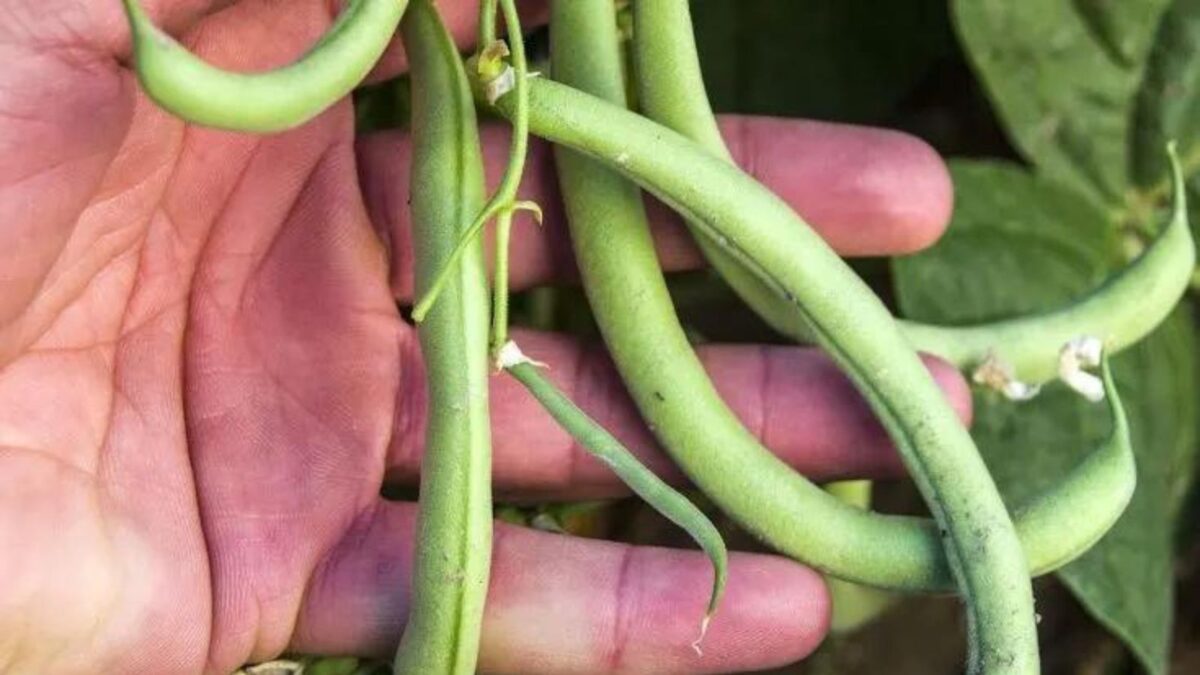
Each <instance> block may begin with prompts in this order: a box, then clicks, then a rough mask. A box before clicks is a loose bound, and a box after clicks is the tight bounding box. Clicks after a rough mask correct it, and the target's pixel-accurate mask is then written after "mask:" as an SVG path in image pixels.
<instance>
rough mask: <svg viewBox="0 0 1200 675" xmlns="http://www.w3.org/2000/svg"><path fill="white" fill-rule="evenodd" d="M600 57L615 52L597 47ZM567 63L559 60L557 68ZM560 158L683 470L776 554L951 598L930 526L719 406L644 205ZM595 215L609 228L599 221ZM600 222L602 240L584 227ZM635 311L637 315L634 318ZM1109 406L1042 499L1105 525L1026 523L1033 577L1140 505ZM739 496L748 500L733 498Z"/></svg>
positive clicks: (603, 300) (596, 305)
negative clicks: (790, 453)
mask: <svg viewBox="0 0 1200 675" xmlns="http://www.w3.org/2000/svg"><path fill="white" fill-rule="evenodd" d="M556 11H563V10H556ZM576 11H578V10H576ZM589 30H595V28H594V27H591V26H589ZM553 35H554V33H552V35H551V43H552V49H553V45H554V37H553ZM602 44H606V43H605V42H598V44H597V45H593V47H597V46H599V45H602ZM590 53H591V54H592V58H591V59H589V62H588V63H589V64H596V63H602V62H607V60H606V59H604V58H603V56H602V55H600V54H598V53H597V52H595V51H592V52H590ZM569 63H570V61H569V60H568V59H566V58H562V59H559V60H558V64H559V65H558V66H557V68H559V69H560V70H561V69H562V68H563V67H564V66H565V65H567V64H569ZM585 65H588V64H585ZM589 67H591V66H589ZM548 120H550V116H540V115H539V116H535V117H534V118H533V121H534V123H535V125H536V126H535V131H538V130H539V129H540V127H541V126H542V125H543V124H546V125H548V124H549V123H550V122H549V121H548ZM560 153H561V154H560V157H559V162H558V164H559V167H560V180H561V182H562V183H563V186H562V187H563V190H564V197H565V203H566V206H567V215H568V221H569V222H570V223H571V227H572V235H573V238H574V240H575V248H576V252H577V258H578V260H579V263H580V270H581V273H582V275H583V280H584V286H585V289H586V290H587V291H588V294H589V300H590V301H591V303H592V308H593V311H594V312H595V314H596V317H597V320H598V322H599V324H600V328H601V330H602V332H603V333H604V337H605V341H606V343H607V344H608V346H609V350H610V352H611V353H612V355H613V358H614V360H615V362H616V365H617V367H618V369H619V370H620V371H621V373H622V375H623V377H625V379H626V382H627V383H628V384H629V387H630V391H631V393H632V395H633V397H634V399H635V401H636V402H637V403H638V406H639V408H640V409H641V411H642V414H643V415H645V416H646V417H647V419H649V420H650V422H651V424H652V426H653V427H654V428H655V429H656V433H657V434H658V436H659V438H660V440H662V441H663V443H664V445H665V446H666V447H667V449H668V450H669V451H670V452H671V453H672V455H673V456H674V457H675V459H676V461H677V462H679V464H680V465H681V466H682V467H683V468H684V470H685V471H687V472H688V473H689V475H691V476H692V478H693V480H695V481H696V482H697V484H699V485H701V487H705V486H706V484H708V483H710V481H711V482H712V483H713V484H714V485H715V486H716V487H718V488H720V487H721V486H723V485H725V483H724V481H723V480H721V478H722V476H725V477H727V479H728V480H729V481H730V482H731V484H732V485H730V486H728V487H725V489H718V490H716V491H710V495H712V496H714V497H716V498H717V500H718V503H720V504H721V505H722V506H723V507H724V508H725V509H726V510H727V511H728V512H730V513H731V514H732V515H734V517H736V518H738V519H739V520H740V521H741V522H742V524H743V525H744V526H746V527H747V528H748V529H750V530H751V531H753V532H756V533H757V534H758V535H759V536H760V537H762V538H763V539H765V540H766V541H768V542H769V543H770V544H772V545H773V546H775V547H776V548H777V549H779V550H782V551H784V552H786V553H788V554H790V555H792V556H794V557H797V558H799V559H801V560H804V561H806V562H808V563H810V564H813V565H814V566H816V567H819V568H820V569H822V570H823V571H826V572H828V573H830V574H833V575H835V576H838V577H841V578H846V579H850V580H854V581H858V582H861V583H865V584H869V585H873V586H880V587H884V588H893V589H896V590H907V591H918V590H947V589H949V588H950V587H951V584H952V581H951V580H950V578H949V570H948V568H947V566H946V563H945V560H944V559H943V556H942V555H941V553H940V552H939V550H938V547H939V542H938V535H937V530H936V528H935V527H934V526H933V525H932V523H930V522H929V521H927V520H922V519H914V518H907V517H902V516H885V515H878V514H873V513H871V512H868V511H862V510H859V509H852V508H850V507H848V506H846V505H844V504H841V503H840V502H838V501H837V500H835V499H833V498H831V497H829V495H827V494H826V493H824V492H823V491H821V490H820V489H819V488H817V487H816V486H814V485H812V484H811V483H809V482H808V481H806V480H804V478H803V477H801V476H798V475H796V474H795V473H794V472H792V471H791V470H790V469H789V468H788V467H787V466H786V465H784V464H783V463H782V462H781V461H779V460H778V459H777V458H776V457H775V456H774V455H773V454H772V453H771V452H770V451H769V450H767V449H766V448H763V447H762V446H761V445H760V444H758V442H757V441H756V440H755V439H754V437H753V436H752V435H751V434H750V432H748V431H746V429H745V428H744V427H743V426H742V425H741V424H740V422H738V420H737V418H736V417H735V416H734V415H733V413H732V412H731V411H730V410H729V409H728V407H727V406H725V405H724V403H723V401H721V399H720V397H719V396H718V395H717V393H716V390H715V389H714V388H713V386H712V383H711V382H710V381H709V379H708V377H707V374H706V373H705V372H704V370H703V367H702V365H701V364H700V362H699V360H698V359H697V358H696V356H695V354H694V352H693V351H692V349H691V345H690V344H689V343H688V340H687V337H686V335H685V334H684V332H683V329H682V328H681V327H680V325H679V321H678V318H677V317H676V316H675V313H674V309H673V308H672V307H671V305H670V297H669V295H668V293H667V290H666V284H665V282H664V280H663V277H662V273H661V271H660V270H659V268H658V265H657V258H656V257H655V254H654V249H653V242H652V240H651V239H650V237H649V234H648V230H647V228H646V226H645V225H644V224H643V223H644V217H643V215H642V212H641V205H640V201H639V200H638V199H636V192H632V191H631V189H630V188H629V187H628V186H627V185H625V184H623V183H621V182H619V181H614V180H612V179H605V178H602V177H601V176H600V175H593V174H586V175H582V176H581V177H580V185H579V186H578V187H576V186H572V185H571V184H570V183H571V181H572V180H573V179H572V176H571V174H570V173H569V171H568V172H566V173H564V172H562V169H563V167H569V166H570V165H571V159H570V157H571V155H569V154H567V153H565V152H561V151H560ZM609 156H610V157H613V159H611V160H610V163H616V164H617V165H618V166H619V165H620V164H622V163H628V162H630V161H631V159H632V155H631V154H630V153H628V152H624V151H617V152H612V153H610V154H609ZM601 185H604V186H605V187H604V189H605V191H606V192H605V198H604V199H596V200H595V201H594V202H592V203H588V202H583V201H581V200H576V199H575V198H574V197H573V195H575V194H576V193H577V192H578V193H584V190H585V187H586V189H587V190H590V191H598V190H599V189H600V187H599V186H601ZM584 194H586V193H584ZM577 205H578V206H579V207H580V208H576V206H577ZM584 207H586V208H584ZM593 213H596V214H598V215H595V217H594V218H593V217H592V214H593ZM588 222H596V223H602V226H601V225H596V226H594V227H583V226H581V223H588ZM626 298H638V299H639V302H637V303H634V304H630V303H627V302H625V299H626ZM630 326H634V327H638V328H639V329H637V330H635V329H634V328H630ZM667 364H669V367H668V365H667ZM651 376H658V377H657V379H654V378H652V377H651ZM1108 394H1109V401H1110V405H1112V406H1114V408H1113V415H1114V426H1113V431H1112V434H1111V436H1110V438H1109V439H1108V440H1107V442H1106V443H1104V444H1103V445H1102V446H1101V447H1100V448H1099V449H1098V450H1096V451H1095V452H1094V454H1093V457H1097V458H1099V457H1103V458H1106V459H1105V460H1104V461H1100V460H1099V459H1095V460H1088V461H1086V462H1084V463H1081V464H1080V466H1079V467H1077V468H1076V469H1075V470H1074V471H1073V472H1072V473H1071V474H1070V475H1069V476H1068V478H1067V479H1066V480H1065V481H1064V483H1062V484H1061V485H1060V486H1059V487H1058V489H1057V490H1056V491H1052V492H1050V493H1048V494H1047V495H1045V496H1043V497H1042V498H1041V499H1042V501H1043V502H1045V503H1047V504H1056V505H1058V508H1059V509H1060V510H1061V511H1064V512H1066V511H1071V512H1078V513H1082V514H1087V516H1088V517H1089V518H1090V519H1091V520H1092V521H1093V522H1095V523H1097V524H1098V525H1097V526H1096V527H1094V528H1079V529H1078V530H1073V531H1067V532H1059V531H1058V530H1057V528H1054V529H1050V530H1048V531H1046V532H1041V531H1037V530H1034V529H1032V528H1031V527H1030V525H1027V524H1024V523H1022V522H1021V521H1018V528H1019V532H1020V535H1021V538H1022V540H1028V541H1036V542H1039V545H1038V546H1036V547H1034V546H1026V547H1025V548H1026V553H1027V556H1028V558H1029V564H1030V570H1031V571H1032V572H1033V573H1035V574H1042V573H1045V572H1049V571H1051V570H1053V569H1054V568H1055V567H1056V566H1057V565H1058V564H1060V563H1061V562H1065V561H1066V560H1069V559H1070V558H1072V557H1073V556H1074V555H1077V554H1078V553H1081V552H1082V551H1083V550H1086V547H1087V546H1088V545H1089V544H1090V543H1091V542H1093V541H1094V540H1095V539H1096V538H1097V537H1098V536H1099V535H1101V534H1103V532H1104V531H1105V529H1106V528H1105V527H1104V525H1103V524H1105V523H1111V522H1113V521H1115V519H1116V518H1117V517H1118V516H1119V515H1120V513H1121V512H1122V510H1123V509H1124V506H1125V501H1127V498H1128V495H1129V493H1130V492H1131V491H1132V487H1133V480H1134V477H1133V475H1132V474H1131V473H1127V472H1126V471H1125V467H1126V465H1127V464H1129V463H1131V462H1132V454H1131V451H1130V447H1129V437H1128V429H1127V428H1126V427H1125V425H1124V424H1118V423H1117V422H1120V421H1121V420H1123V419H1124V418H1123V413H1122V412H1121V410H1120V406H1119V401H1118V399H1117V398H1116V392H1115V391H1109V392H1108ZM694 410H705V411H706V412H707V414H706V415H705V417H704V420H703V422H704V429H703V430H700V431H697V432H696V433H686V429H687V428H688V425H689V424H690V419H691V417H692V413H691V412H690V411H694ZM1118 415H1119V416H1118ZM684 422H687V424H685V423H684ZM710 467H711V468H710ZM1088 484H1094V485H1100V486H1106V487H1105V489H1103V490H1097V495H1106V496H1103V497H1099V496H1096V495H1092V496H1090V497H1088V496H1087V493H1086V492H1083V491H1080V490H1074V489H1066V486H1067V485H1088ZM739 486H745V489H735V488H737V487H739ZM1107 495H1111V496H1112V498H1111V499H1109V498H1108V497H1107ZM1085 497H1086V498H1085ZM760 507H761V508H760ZM824 523H828V524H829V527H828V528H826V527H825V526H824V525H823V524H824ZM1042 524H1043V525H1044V523H1042Z"/></svg>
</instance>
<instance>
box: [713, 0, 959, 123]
mask: <svg viewBox="0 0 1200 675" xmlns="http://www.w3.org/2000/svg"><path fill="white" fill-rule="evenodd" d="M692 17H693V23H694V24H695V29H696V33H697V38H698V40H697V43H698V45H699V47H700V59H701V64H702V66H703V68H704V77H705V82H706V84H707V86H708V90H709V96H710V97H711V99H712V101H713V105H714V107H715V108H716V109H717V110H719V111H722V112H741V113H759V114H771V115H789V116H794V117H814V118H820V119H835V120H838V121H842V122H878V121H880V120H882V119H883V118H885V117H886V116H887V115H888V114H889V113H890V112H891V111H892V110H893V108H894V107H895V106H896V104H897V103H898V102H899V101H900V99H901V98H902V97H903V96H904V95H905V94H906V93H908V92H909V91H910V90H911V89H912V88H913V87H914V86H915V85H916V84H917V83H918V82H919V80H920V78H921V77H922V76H923V75H925V74H926V73H927V72H928V70H929V68H930V67H931V66H932V65H933V63H934V61H935V60H936V59H937V58H939V57H941V56H943V55H946V54H949V53H952V51H953V45H954V36H953V32H952V31H951V29H950V23H949V17H948V16H947V9H946V3H945V2H944V0H906V1H905V2H882V3H881V2H878V0H806V1H805V2H796V1H795V0H742V2H728V1H727V0H698V1H696V2H693V3H692ZM868 47H869V48H868Z"/></svg>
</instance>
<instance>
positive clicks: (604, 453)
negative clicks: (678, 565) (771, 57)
mask: <svg viewBox="0 0 1200 675" xmlns="http://www.w3.org/2000/svg"><path fill="white" fill-rule="evenodd" d="M605 1H606V2H607V1H608V0H605ZM498 353H499V362H500V365H501V367H503V368H504V369H505V370H507V371H508V372H509V374H510V375H512V376H513V377H514V378H516V380H517V381H518V382H520V383H521V384H523V385H525V388H526V389H528V390H529V393H531V394H533V396H534V397H535V398H536V399H537V400H538V402H540V403H541V404H542V407H544V408H545V409H546V411H547V412H549V413H550V414H551V416H553V417H554V419H555V420H556V421H557V422H558V423H559V424H560V425H561V426H562V427H563V428H564V429H566V430H567V431H568V432H569V433H570V434H571V436H572V437H573V438H574V439H575V440H576V441H578V442H579V444H580V445H581V446H583V447H584V448H585V449H586V450H587V451H588V452H590V453H591V454H592V455H594V456H595V457H596V458H598V459H599V460H600V461H602V462H604V463H605V464H606V465H607V466H608V467H609V468H610V469H612V471H613V473H615V474H617V476H618V477H619V478H620V479H621V481H622V482H624V483H625V485H627V486H628V487H629V489H631V490H633V492H634V493H635V494H637V495H638V496H639V497H641V498H642V499H643V500H644V501H645V502H646V503H647V504H649V505H650V506H652V507H653V508H654V510H655V511H658V512H659V513H661V514H662V515H663V516H664V517H666V518H667V519H668V520H670V521H671V522H673V523H675V524H676V525H678V526H679V527H680V528H682V529H683V530H684V531H685V532H687V533H688V535H689V536H691V538H692V539H693V540H695V542H696V543H697V544H699V545H700V548H701V549H703V550H704V553H705V554H706V555H707V556H708V559H709V561H710V562H711V563H712V566H713V585H712V592H711V593H710V594H709V598H708V608H707V609H706V610H705V613H704V619H703V620H702V621H701V624H700V636H699V637H698V638H697V639H696V641H695V642H694V643H693V644H692V646H693V647H694V648H695V649H696V650H697V651H699V649H700V642H701V640H703V639H704V633H705V632H706V631H707V630H708V622H709V620H711V619H712V617H713V615H714V614H716V612H717V608H718V607H719V606H720V604H721V596H722V595H723V594H724V593H725V582H726V580H727V578H728V575H729V569H728V553H727V552H726V550H725V541H724V540H723V539H721V533H720V532H718V531H717V528H716V526H715V525H713V524H712V521H710V520H709V519H708V517H707V516H705V515H704V512H703V511H701V510H700V509H698V508H696V506H695V505H694V504H692V502H690V501H689V500H688V498H687V497H684V496H683V495H682V494H680V493H679V492H678V491H676V490H675V489H674V488H672V487H671V486H670V485H667V484H666V483H664V482H663V480H662V479H661V478H659V477H658V476H656V475H655V474H654V472H653V471H651V470H649V469H647V468H646V467H645V466H643V465H642V464H641V462H639V461H638V459H637V457H635V456H634V454H633V453H631V452H629V450H627V449H626V448H625V446H623V445H621V442H620V441H618V440H617V439H615V438H613V436H612V434H610V433H608V432H607V431H605V430H604V427H601V426H600V425H599V424H597V423H596V422H595V421H593V420H592V419H591V418H590V417H588V415H587V413H585V412H583V411H582V410H580V409H579V407H578V406H576V405H575V404H574V403H572V402H571V400H570V399H568V398H567V397H566V396H564V395H563V394H562V392H560V391H559V390H558V388H557V387H555V386H554V384H553V383H551V382H550V381H549V380H548V379H546V377H545V376H543V375H542V373H541V371H540V370H538V367H537V364H536V363H535V362H533V361H531V360H530V359H528V358H526V357H525V355H524V354H522V353H521V350H520V349H519V348H518V347H517V345H516V344H515V343H513V342H507V343H505V344H504V345H503V346H502V348H501V349H500V350H499V352H498Z"/></svg>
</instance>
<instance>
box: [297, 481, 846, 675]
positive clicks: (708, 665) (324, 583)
mask: <svg viewBox="0 0 1200 675" xmlns="http://www.w3.org/2000/svg"><path fill="white" fill-rule="evenodd" d="M415 520H416V508H415V505H413V504H394V503H385V504H380V505H379V506H378V507H377V508H375V509H374V510H372V511H371V512H370V513H368V514H367V515H366V516H364V518H362V519H361V521H360V525H358V526H356V527H355V528H353V529H352V530H351V532H350V533H349V534H348V535H347V536H346V537H345V538H344V539H343V540H342V542H341V543H340V544H339V545H338V546H337V547H335V548H334V550H333V551H331V552H330V554H329V555H328V556H327V557H326V559H325V562H324V563H322V564H321V565H320V566H319V567H318V568H317V570H316V571H315V573H314V575H313V577H312V579H311V581H310V583H309V587H308V592H307V593H306V595H305V600H304V603H303V605H302V606H301V609H300V613H299V618H298V620H297V623H296V630H295V632H294V634H293V637H292V644H291V645H290V649H292V650H294V651H297V652H308V653H324V654H333V653H343V654H344V653H353V654H370V655H376V656H387V655H390V654H391V652H392V650H394V649H395V645H396V642H397V640H398V639H399V636H400V634H401V632H402V631H403V625H404V622H405V616H406V613H407V608H408V602H409V597H410V590H409V584H410V580H411V569H412V559H413V552H412V541H413V530H414V525H415ZM729 562H730V566H729V586H728V588H727V590H726V594H725V600H724V603H723V605H722V607H721V610H720V611H719V612H718V614H717V616H716V618H715V619H713V622H712V625H711V627H710V629H709V631H708V634H707V636H706V637H705V639H704V643H703V651H704V655H703V656H702V657H701V656H697V654H696V653H695V652H694V651H693V650H692V648H691V646H690V645H691V643H692V641H693V640H695V639H696V636H697V634H698V629H699V622H700V618H701V617H702V616H703V615H704V608H705V603H706V602H707V598H708V592H709V588H710V584H711V583H712V572H711V569H710V567H709V564H708V561H707V560H706V559H705V558H704V556H703V555H702V554H700V553H699V552H697V551H678V550H669V549H662V548H650V547H633V546H628V545H624V544H614V543H611V542H604V541H596V540H585V539H579V538H575V537H569V536H562V535H556V534H548V533H543V532H535V531H533V530H528V529H524V528H519V527H514V526H511V525H504V524H497V526H496V532H495V544H494V548H493V558H492V577H491V585H490V587H489V592H488V598H487V604H486V608H485V617H484V626H483V641H482V645H481V653H480V670H481V671H483V672H488V673H521V674H522V675H538V674H540V673H547V674H553V675H564V674H571V673H580V674H582V673H612V672H621V673H655V674H656V675H657V674H662V673H728V672H742V671H746V670H757V669H761V668H769V667H774V666H779V665H782V664H785V663H791V662H793V661H796V660H798V659H801V658H803V657H804V656H806V655H807V654H809V653H810V652H811V651H812V650H813V649H814V648H815V647H816V645H817V644H818V643H819V641H820V639H821V638H822V637H823V635H824V633H825V631H826V629H827V626H828V616H829V597H828V594H827V591H826V590H825V587H824V584H823V583H822V581H821V579H820V577H819V576H818V575H817V574H816V573H814V572H812V571H811V570H809V569H807V568H805V567H802V566H800V565H798V564H795V563H792V562H790V561H787V560H784V559H782V558H777V557H774V556H766V555H752V554H739V553H735V554H733V555H731V556H730V561H729Z"/></svg>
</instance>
